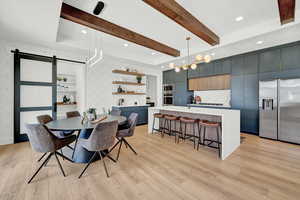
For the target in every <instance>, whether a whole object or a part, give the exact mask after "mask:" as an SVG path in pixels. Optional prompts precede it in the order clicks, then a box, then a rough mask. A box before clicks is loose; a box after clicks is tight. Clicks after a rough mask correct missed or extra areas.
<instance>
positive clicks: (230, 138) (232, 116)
mask: <svg viewBox="0 0 300 200" xmlns="http://www.w3.org/2000/svg"><path fill="white" fill-rule="evenodd" d="M154 113H163V114H172V115H176V116H183V117H191V118H196V119H201V120H210V121H215V122H221V124H222V125H221V128H222V131H221V143H222V144H221V159H222V160H224V159H226V158H227V157H228V156H229V155H230V154H231V153H233V152H234V151H235V150H236V149H237V148H238V147H239V145H240V111H239V110H231V109H217V108H202V107H199V108H198V107H183V106H162V107H151V108H149V109H148V119H149V123H148V132H149V133H151V132H152V125H153V114H154ZM155 128H158V123H155ZM188 131H191V130H188ZM212 131H214V130H209V129H208V130H207V135H208V136H209V137H213V136H214V135H215V133H213V132H212Z"/></svg>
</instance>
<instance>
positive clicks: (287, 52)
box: [281, 44, 300, 70]
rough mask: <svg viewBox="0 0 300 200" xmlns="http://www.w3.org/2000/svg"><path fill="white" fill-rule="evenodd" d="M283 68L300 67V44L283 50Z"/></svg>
mask: <svg viewBox="0 0 300 200" xmlns="http://www.w3.org/2000/svg"><path fill="white" fill-rule="evenodd" d="M281 59H282V70H291V69H300V45H299V44H298V45H293V46H289V47H285V48H282V50H281Z"/></svg>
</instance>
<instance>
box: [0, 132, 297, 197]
mask: <svg viewBox="0 0 300 200" xmlns="http://www.w3.org/2000/svg"><path fill="white" fill-rule="evenodd" d="M146 132H147V126H141V127H137V130H136V133H135V136H134V137H132V138H130V139H128V141H129V142H130V143H131V144H132V145H133V146H134V147H135V149H136V150H137V152H138V156H135V155H134V154H133V153H132V152H131V151H130V150H129V149H126V148H123V149H122V152H121V156H120V160H119V162H118V163H113V162H111V161H109V160H107V165H108V168H109V171H110V174H111V177H110V178H106V175H105V172H104V169H103V165H102V163H101V162H100V161H97V162H95V163H93V164H91V166H90V167H89V169H88V170H87V172H86V174H85V175H84V176H83V177H82V178H81V179H78V178H77V177H78V175H79V174H80V172H81V170H82V168H83V167H84V165H82V164H72V163H69V162H67V161H62V160H61V162H62V165H63V167H64V169H65V172H66V174H67V177H63V176H62V175H61V172H60V171H59V168H58V166H57V164H56V161H55V159H52V160H51V161H50V162H49V164H48V166H47V167H46V168H44V169H43V170H42V171H41V172H40V174H39V175H38V176H37V177H36V179H35V180H34V181H33V182H32V183H31V184H29V185H28V184H26V181H27V180H28V178H30V176H31V175H32V173H33V172H34V170H35V169H36V168H37V167H38V163H36V160H37V159H38V158H39V157H40V156H41V154H39V153H35V152H33V151H32V150H31V148H30V145H29V143H20V144H14V145H4V146H0V199H1V200H23V199H25V200H35V199H36V200H59V199H71V200H82V199H85V200H99V199H105V200H110V199H118V200H122V199H124V200H125V199H130V200H135V199H139V200H141V199H145V200H150V199H151V200H152V199H153V200H154V199H155V200H156V199H170V200H177V199H181V200H183V199H184V200H190V199H191V200H192V199H195V200H196V199H197V200H198V199H203V200H210V199H214V200H223V199H228V200H235V199H247V200H248V199H251V200H253V199H259V200H269V199H270V200H277V199H280V200H293V199H300V146H297V145H292V144H287V143H281V142H276V141H271V140H266V139H261V138H259V137H256V136H252V135H246V134H242V136H243V140H242V141H243V142H242V144H241V146H240V148H239V149H238V150H237V151H236V152H234V153H233V154H232V155H231V156H230V157H229V158H228V159H226V160H225V161H221V160H219V159H218V158H217V151H216V150H215V149H210V148H205V147H202V148H201V149H200V150H199V151H196V150H194V149H193V145H192V142H186V143H180V144H174V138H173V137H169V136H165V137H164V138H161V137H160V136H159V135H148V134H147V133H146ZM113 156H116V152H113Z"/></svg>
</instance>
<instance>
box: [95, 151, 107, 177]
mask: <svg viewBox="0 0 300 200" xmlns="http://www.w3.org/2000/svg"><path fill="white" fill-rule="evenodd" d="M98 154H99V156H100V158H101V160H102V162H103V166H104V169H105V172H106V176H107V178H109V175H108V171H107V167H106V164H105V161H104V157H103V156H102V155H101V152H100V151H98Z"/></svg>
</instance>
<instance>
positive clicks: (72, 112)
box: [66, 111, 81, 118]
mask: <svg viewBox="0 0 300 200" xmlns="http://www.w3.org/2000/svg"><path fill="white" fill-rule="evenodd" d="M66 115H67V118H72V117H80V116H81V115H80V113H79V112H78V111H70V112H67V113H66Z"/></svg>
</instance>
